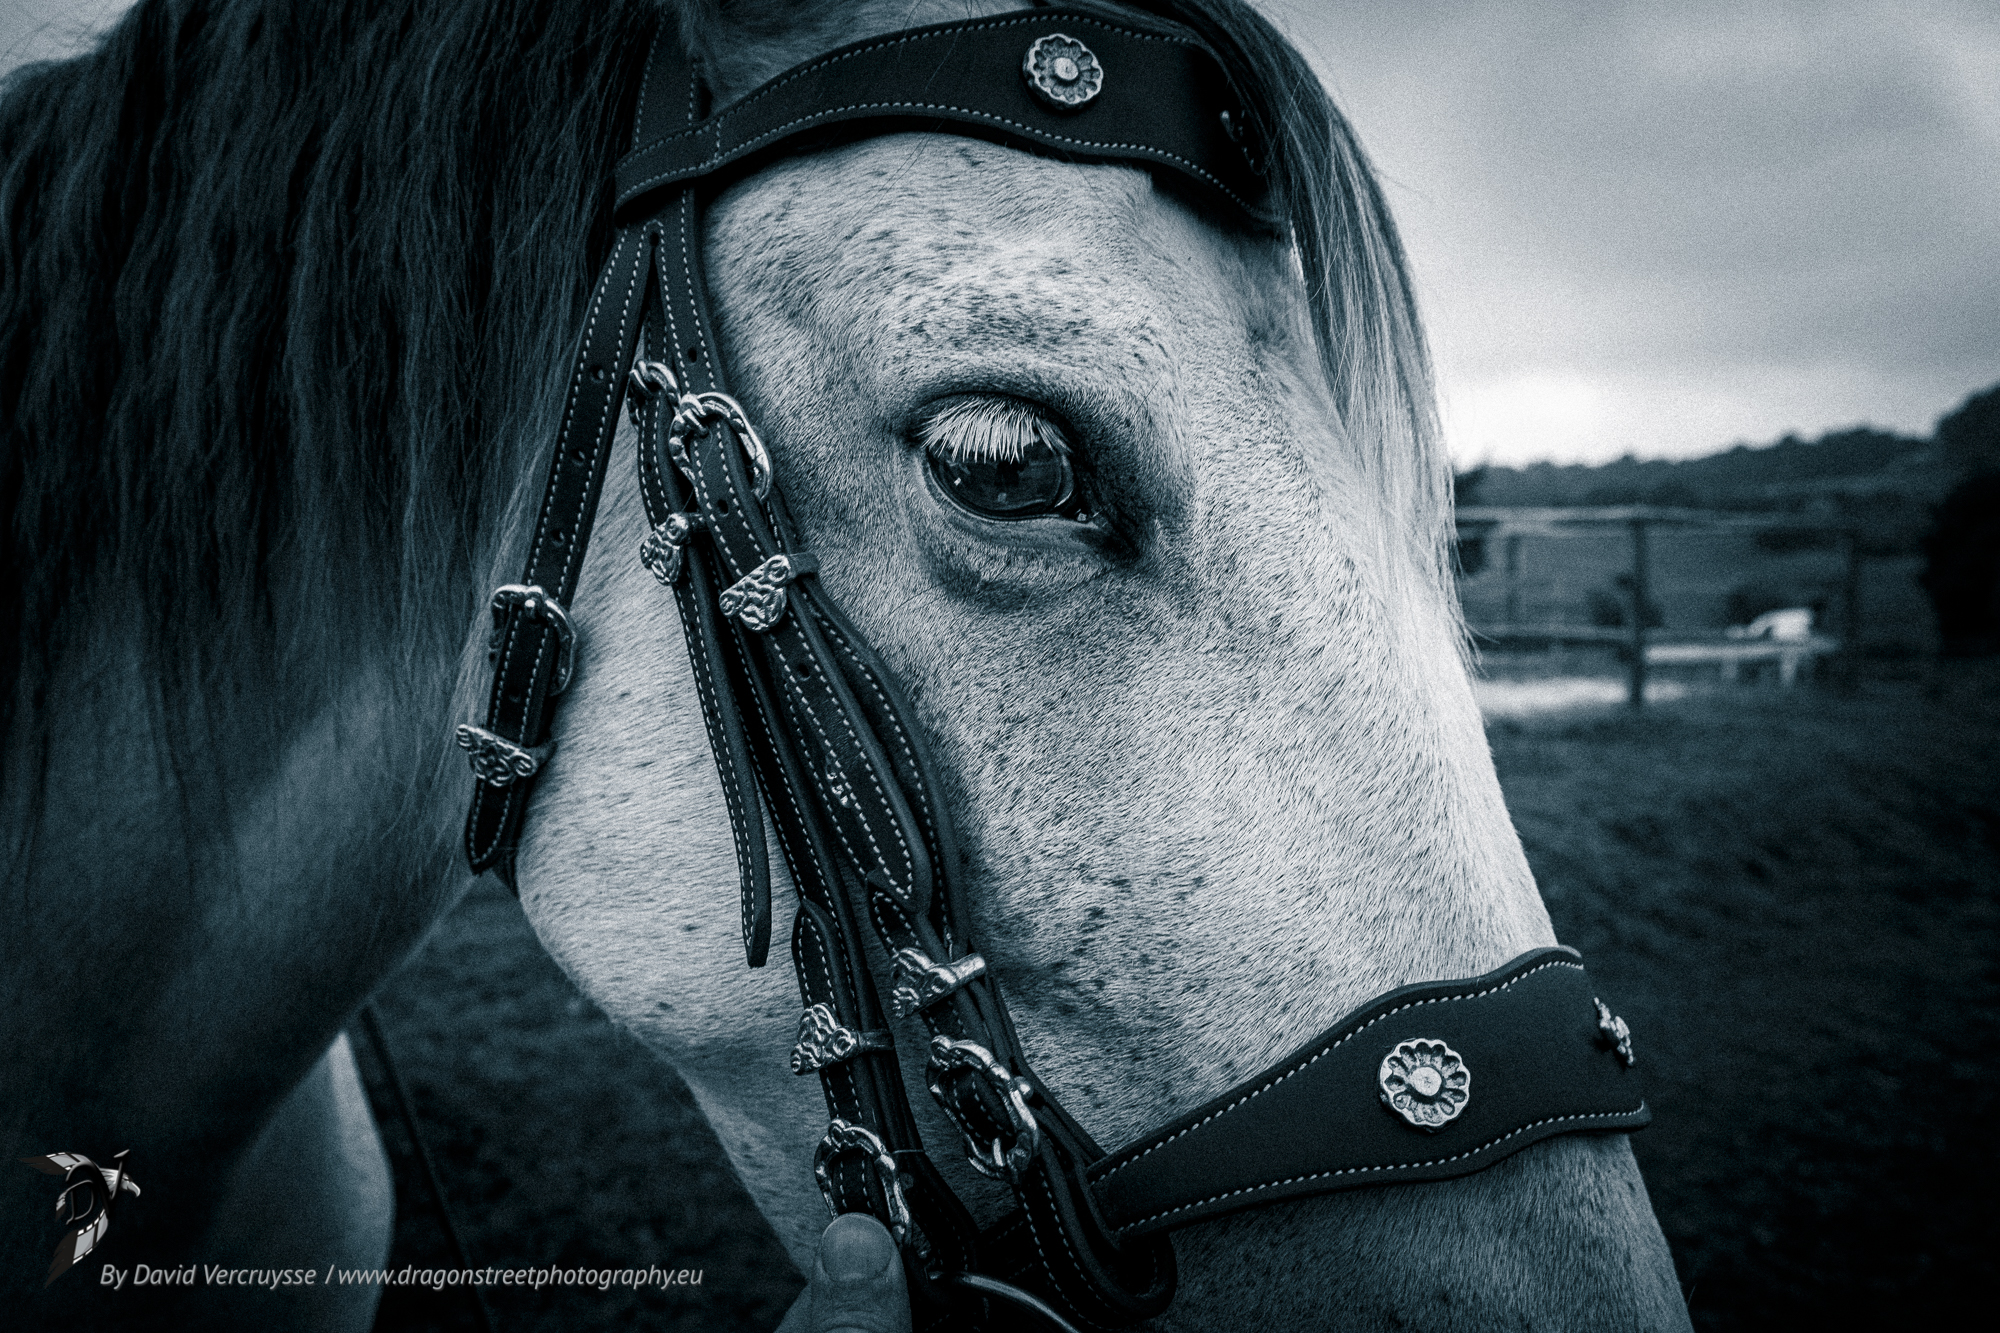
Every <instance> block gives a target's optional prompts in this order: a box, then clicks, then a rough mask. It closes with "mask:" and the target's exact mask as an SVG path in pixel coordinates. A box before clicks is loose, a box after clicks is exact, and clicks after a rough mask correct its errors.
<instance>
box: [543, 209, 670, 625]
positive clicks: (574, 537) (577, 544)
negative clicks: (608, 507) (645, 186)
mask: <svg viewBox="0 0 2000 1333" xmlns="http://www.w3.org/2000/svg"><path fill="white" fill-rule="evenodd" d="M632 239H634V240H636V241H637V242H638V243H637V244H636V245H634V246H633V257H632V272H631V275H630V276H629V277H627V278H626V279H625V304H624V306H623V307H621V308H620V310H619V312H618V341H617V344H616V347H617V351H616V353H615V355H616V357H617V359H618V361H622V360H624V351H625V329H626V327H627V326H628V325H629V324H630V323H631V322H632V317H633V313H634V302H633V299H632V294H633V292H634V291H636V290H637V289H638V286H639V282H640V280H641V278H642V277H643V276H644V274H645V271H646V244H645V240H646V237H645V232H644V230H643V229H642V230H641V231H640V232H639V233H638V235H637V236H636V237H634V238H632ZM612 364H613V374H614V376H615V374H616V368H617V362H616V361H614V362H613V363H612ZM618 388H619V385H618V382H617V380H616V379H615V378H614V379H613V380H612V381H611V383H610V384H609V385H608V386H607V387H606V389H605V392H604V410H603V411H602V412H600V413H598V417H597V432H596V434H594V435H593V436H591V451H590V457H591V462H590V463H589V464H585V465H584V466H593V467H594V466H595V463H596V459H597V455H598V454H600V453H602V452H604V447H605V439H606V433H607V431H612V432H615V431H616V430H617V428H618V423H617V421H616V419H615V418H613V416H612V406H613V404H615V403H616V402H617V401H618ZM567 439H568V432H567V431H565V432H564V433H563V435H562V436H561V437H559V438H558V439H557V440H556V448H558V449H561V448H562V447H563V445H564V443H565V442H566V441H567ZM557 466H558V467H560V466H561V463H560V462H558V463H557ZM590 491H591V488H590V486H589V484H588V483H586V484H585V485H584V488H583V490H582V492H581V493H580V494H579V495H578V496H577V498H576V513H574V514H572V515H571V516H570V534H569V554H568V555H566V556H564V557H563V566H562V573H561V574H559V575H558V576H557V578H556V582H557V584H558V585H559V586H564V587H566V586H568V584H569V581H570V574H571V571H572V570H573V569H574V568H575V567H576V563H577V561H579V560H580V559H582V558H583V515H584V511H585V510H586V509H587V508H589V506H590ZM536 549H537V550H538V551H539V549H540V543H539V542H537V544H536Z"/></svg>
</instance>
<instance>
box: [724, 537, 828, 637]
mask: <svg viewBox="0 0 2000 1333" xmlns="http://www.w3.org/2000/svg"><path fill="white" fill-rule="evenodd" d="M815 568H817V566H816V565H815V564H814V563H813V562H812V559H811V557H810V556H797V555H774V556H772V557H771V558H770V559H769V560H766V561H765V562H764V563H763V564H761V565H759V566H757V568H755V569H753V570H751V571H750V572H749V573H748V574H745V575H744V576H743V577H742V578H740V579H738V580H736V582H734V583H732V584H730V585H729V586H728V587H727V588H724V589H723V590H722V597H721V599H720V601H721V604H722V614H723V615H725V616H735V617H736V618H737V619H738V620H741V621H742V622H743V623H744V624H745V625H746V626H748V627H749V628H751V629H754V630H767V629H769V628H771V626H773V625H775V624H777V623H778V622H779V621H780V620H782V619H784V617H785V585H786V584H787V583H790V582H791V581H792V580H793V579H795V578H797V577H798V576H799V575H801V574H809V573H811V572H812V571H813V569H815Z"/></svg>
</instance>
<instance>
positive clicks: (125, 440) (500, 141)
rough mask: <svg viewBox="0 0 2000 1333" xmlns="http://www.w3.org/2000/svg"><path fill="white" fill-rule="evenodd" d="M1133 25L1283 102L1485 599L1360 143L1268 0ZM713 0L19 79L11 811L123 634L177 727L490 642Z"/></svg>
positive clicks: (1404, 457)
mask: <svg viewBox="0 0 2000 1333" xmlns="http://www.w3.org/2000/svg"><path fill="white" fill-rule="evenodd" d="M1130 7H1131V8H1134V9H1138V10H1141V11H1143V12H1146V13H1149V14H1152V15H1154V16H1156V17H1158V18H1161V19H1164V20H1167V21H1169V22H1173V23H1177V24H1180V25H1183V26H1185V27H1187V28H1190V29H1192V30H1194V31H1195V32H1196V33H1197V34H1199V35H1200V36H1201V37H1202V38H1204V39H1205V40H1206V41H1207V42H1208V43H1209V44H1210V45H1211V46H1212V47H1213V48H1214V49H1215V50H1216V52H1217V53H1218V55H1219V56H1220V57H1221V59H1222V61H1223V64H1224V66H1225V68H1226V69H1227V70H1228V72H1229V74H1230V77H1231V79H1232V80H1233V81H1234V82H1235V83H1236V85H1237V87H1238V91H1239V92H1240V93H1241V94H1242V95H1243V97H1244V98H1245V101H1246V105H1247V110H1248V112H1249V116H1250V119H1251V121H1252V123H1253V133H1254V135H1255V141H1256V142H1258V143H1260V144H1261V146H1262V147H1261V151H1262V155H1263V157H1264V159H1265V164H1266V171H1267V174H1268V178H1269V179H1270V181H1271V184H1272V187H1273V189H1274V191H1275V194H1276V198H1277V200H1278V202H1279V205H1280V208H1281V209H1282V212H1283V216H1284V218H1285V220H1286V222H1287V223H1288V225H1289V230H1290V233H1291V238H1292V242H1293V248H1294V252H1295V254H1296V256H1297V258H1298V262H1299V265H1300V268H1301V270H1302V272H1303V274H1304V276H1305V279H1306V285H1307V289H1308V293H1309V296H1310V302H1311V311H1312V320H1313V324H1314V328H1315V331H1316V334H1317V336H1318V341H1319V349H1320V353H1321V360H1322V364H1323V366H1324V369H1325V372H1326V375H1327V378H1328V381H1329V382H1330V384H1331V385H1332V386H1333V391H1334V401H1335V403H1336V405H1337V407H1338V408H1339V410H1340V411H1341V413H1342V418H1343V421H1344V423H1345V425H1346V428H1347V430H1348V433H1349V435H1350V436H1351V438H1352V440H1353V442H1354V447H1355V448H1356V449H1357V450H1358V451H1359V454H1360V457H1361V458H1362V461H1363V465H1364V467H1366V468H1367V469H1368V470H1369V471H1370V473H1371V474H1372V477H1373V480H1374V481H1375V484H1376V486H1377V488H1378V490H1379V492H1380V495H1381V502H1382V506H1383V512H1384V513H1385V515H1387V516H1389V522H1388V531H1390V532H1392V533H1395V534H1397V536H1398V538H1401V539H1407V541H1408V542H1409V543H1410V550H1411V552H1412V553H1413V555H1414V560H1415V564H1414V565H1413V566H1408V567H1413V568H1415V569H1417V570H1419V571H1423V572H1425V573H1426V575H1427V576H1428V578H1429V579H1430V580H1433V581H1434V587H1435V588H1437V589H1439V590H1447V589H1448V588H1449V577H1450V576H1449V573H1448V565H1447V564H1446V560H1445V552H1446V550H1447V548H1448V543H1447V540H1446V538H1447V537H1448V535H1449V521H1450V505H1449V499H1448V497H1449V488H1448V485H1447V484H1446V483H1447V482H1448V479H1449V471H1448V467H1447V464H1446V461H1445V456H1444V451H1443V446H1442V442H1441V438H1440V432H1439V430H1438V427H1437V421H1436V415H1435V410H1434V407H1433V398H1432V389H1431V383H1430V369H1429V357H1428V354H1427V351H1426V349H1425V345H1424V340H1423V336H1422V333H1421V331H1420V328H1419V325H1418V320H1417V315H1416V310H1415V302H1414V300H1413V298H1412V295H1411V291H1410V284H1409V280H1408V275H1407V266H1406V264H1405V261H1404V257H1403V254H1402V250H1401V247H1400V244H1399V242H1398V240H1397V236H1396V231H1395V227H1394V225H1393V223H1392V222H1391V221H1390V218H1389V214H1388V210H1387V207H1386V205H1385V203H1384V201H1383V199H1382V196H1381V192H1380V190H1379V188H1378V187H1377V185H1376V182H1375V177H1374V173H1373V171H1372V170H1371V169H1370V167H1369V165H1368V162H1367V159H1366V157H1365V156H1364V155H1363V153H1362V151H1361V149H1360V147H1359V145H1358V143H1357V142H1356V140H1355V137H1354V134H1353V132H1352V130H1351V128H1350V127H1349V126H1348V124H1347V122H1346V121H1345V119H1344V118H1343V117H1342V116H1341V115H1340V113H1339V112H1338V111H1337V110H1335V108H1334V107H1333V105H1332V104H1331V102H1330V101H1329V100H1328V98H1327V96H1326V94H1325V92H1324V90H1323V89H1322V87H1321V85H1320V83H1319V81H1318V79H1317V77H1316V76H1315V75H1314V74H1313V73H1312V71H1311V69H1310V67H1309V66H1308V65H1307V64H1306V62H1305V60H1304V58H1303V57H1302V56H1300V55H1299V53H1298V52H1297V51H1296V50H1295V49H1294V48H1293V47H1292V46H1291V45H1290V44H1289V43H1288V42H1286V41H1285V40H1284V38H1283V37H1282V36H1280V35H1279V33H1278V32H1277V31H1276V29H1274V28H1273V27H1272V26H1271V24H1270V23H1269V22H1268V21H1266V20H1265V19H1264V18H1263V17H1262V16H1261V15H1259V14H1258V13H1257V12H1256V11H1255V10H1253V9H1251V8H1250V6H1249V5H1248V4H1246V3H1244V2H1243V0H1135V2H1134V3H1132V4H1131V6H1130ZM676 8H678V10H679V13H680V22H681V25H682V28H683V31H684V32H686V33H687V34H688V37H689V38H690V40H689V41H688V45H689V46H690V47H691V48H692V49H694V50H697V51H698V50H700V49H701V42H702V38H703V36H704V35H705V33H706V32H707V30H709V29H710V28H712V26H713V25H715V24H716V23H717V22H718V14H717V9H718V6H717V5H716V4H715V3H714V0H679V3H678V5H677V6H676V5H669V6H661V7H658V8H656V7H654V6H651V5H644V4H612V3H607V0H456V3H453V2H452V0H357V3H351V4H338V5H292V4H286V3H268V2H267V0H142V2H141V3H140V4H138V5H137V6H135V7H134V8H133V9H132V10H131V11H130V12H129V13H127V14H126V15H125V17H124V18H123V19H122V20H121V21H120V22H119V23H118V24H117V25H116V26H115V27H114V28H113V29H112V30H111V31H110V32H109V33H108V34H107V36H106V37H105V38H104V39H103V41H102V42H101V43H100V44H99V45H98V47H97V48H96V49H95V50H94V51H92V52H90V53H88V54H86V55H83V56H80V57H78V58H76V59H72V60H69V61H65V62H61V63H54V64H43V65H37V66H30V67H26V68H23V69H21V70H18V71H16V72H15V73H14V74H12V75H11V76H9V77H8V78H7V79H6V80H5V82H4V84H0V514H4V515H5V516H6V528H5V532H4V536H0V583H4V586H5V587H7V588H8V589H9V590H10V591H11V592H12V594H13V599H14V615H15V626H16V630H17V632H16V634H15V636H14V637H13V639H12V642H11V644H10V645H9V646H8V647H7V648H5V649H0V753H4V754H5V756H6V761H5V763H4V764H0V786H7V785H12V784H13V783H14V782H15V780H17V779H21V778H26V779H27V780H26V781H25V783H24V785H25V786H26V787H27V788H28V789H29V790H31V791H32V790H33V789H34V788H35V786H36V785H37V784H36V782H35V781H34V780H33V777H32V775H31V774H30V773H28V772H25V771H24V770H33V769H36V768H39V767H40V766H41V765H43V764H45V763H46V761H47V754H46V749H45V741H46V725H47V719H46V717H45V713H46V709H45V707H44V703H45V700H46V696H47V693H48V690H49V688H50V686H51V683H52V673H53V671H54V670H55V669H56V663H57V660H58V657H59V656H60V655H61V654H63V653H65V652H69V651H76V650H77V645H79V644H81V643H83V642H85V641H86V639H90V638H91V636H92V635H93V634H99V633H102V632H103V625H104V622H105V621H107V620H109V619H112V618H115V617H125V618H129V620H130V622H131V632H132V633H133V634H135V635H137V636H138V638H137V640H136V642H137V643H138V645H139V648H140V650H141V652H142V653H143V660H144V661H145V663H146V664H147V667H148V669H149V671H150V672H151V673H152V674H153V677H154V679H155V681H156V696H155V699H154V701H153V703H154V712H155V726H156V727H161V728H167V727H176V726H177V724H178V726H180V727H185V726H186V725H187V724H188V723H189V721H190V719H189V718H185V717H180V718H177V717H175V716H173V712H174V710H175V709H176V708H187V709H196V710H198V709H200V708H201V707H202V706H203V705H202V704H201V703H200V701H201V699H202V697H203V695H204V692H205V690H208V689H213V688H214V687H215V685H216V683H217V682H219V681H223V680H227V679H228V678H229V677H230V673H231V672H239V673H240V672H241V671H243V670H244V669H245V667H244V663H246V662H258V663H270V664H278V665H282V666H284V667H285V668H286V673H287V674H285V678H286V679H287V681H288V682H293V681H303V682H304V684H305V687H306V688H307V692H308V693H309V694H311V693H318V694H321V695H323V694H324V693H325V692H326V691H328V690H331V689H332V688H333V686H334V683H335V682H336V681H337V680H338V679H339V678H340V676H341V673H342V671H343V669H344V667H345V666H347V665H348V664H349V663H350V662H351V660H352V658H351V654H352V652H353V651H354V645H356V644H359V643H363V642H373V643H378V644H379V643H380V642H382V641H383V639H384V637H385V636H388V637H390V638H391V639H393V641H395V642H397V643H399V644H401V645H403V647H404V652H405V654H406V656H407V657H408V658H409V659H410V660H411V661H412V662H414V661H415V660H417V658H418V657H419V655H420V654H419V650H420V649H435V648H439V647H442V648H443V650H444V651H445V652H446V653H450V652H451V651H453V650H454V645H455V644H456V643H458V642H459V641H460V640H461V639H462V635H463V632H464V626H465V625H466V624H467V623H468V620H469V618H470V616H471V615H472V614H473V613H474V612H475V611H476V609H477V607H476V603H475V600H474V599H475V597H476V595H477V591H478V588H479V586H480V584H481V581H482V580H483V578H484V576H485V574H486V571H485V570H484V569H475V568H474V565H475V562H476V561H477V559H478V556H477V551H478V549H479V548H478V543H479V538H480V532H481V527H480V525H481V524H482V523H484V524H486V525H487V530H488V534H489V536H490V533H491V530H492V526H493V525H494V524H495V523H497V521H498V519H499V516H501V515H502V514H503V513H504V512H505V510H506V507H507V504H508V501H509V498H510V497H511V494H512V488H513V487H514V485H515V483H517V482H518V480H519V478H520V476H521V475H523V474H524V471H525V470H527V468H528V460H529V459H530V458H532V457H533V453H532V451H533V450H534V449H535V448H536V447H538V446H539V444H540V442H541V438H542V436H543V435H544V434H545V433H546V432H545V430H544V429H542V427H543V426H544V425H545V419H546V418H547V417H548V416H549V415H550V413H551V411H552V410H553V409H552V401H551V400H552V391H555V392H559V382H557V381H555V379H554V376H553V374H552V369H553V368H557V367H560V366H562V365H564V364H565V363H566V357H567V353H568V351H569V348H570V345H571V341H572V339H573V338H574V330H575V327H576V324H577V315H578V312H579V311H580V310H581V308H582V304H583V302H584V300H585V298H586V295H587V288H588V283H589V279H590V276H591V274H592V272H593V271H594V265H595V263H596V262H597V260H598V258H599V257H601V255H602V254H603V253H604V250H605V248H606V246H607V245H608V240H609V225H610V224H609V207H608V194H607V185H606V182H607V181H608V180H609V178H610V174H611V168H612V166H613V164H614V162H615V160H616V157H617V155H618V153H619V152H620V151H621V150H622V149H623V147H624V144H623V142H622V139H621V134H622V127H623V126H624V125H625V124H627V123H628V122H629V117H630V115H631V109H632V105H633V102H634V100H635V98H636V96H637V83H638V79H639V73H640V66H641V64H642V54H643V50H644V47H645V44H646V43H647V42H648V41H649V40H650V38H651V35H652V33H651V29H652V26H653V25H654V24H655V23H656V22H658V21H660V16H661V14H662V13H663V12H671V11H672V10H674V9H676ZM1413 520H1414V521H1413ZM1390 563H1391V571H1392V572H1393V570H1394V569H1395V568H1396V567H1397V566H1399V565H1405V563H1406V562H1402V561H1392V562H1390ZM340 571H349V572H353V571H366V577H367V582H366V584H365V586H359V587H356V586H339V585H335V584H330V583H329V579H330V578H332V577H333V576H334V575H335V574H336V573H337V572H340ZM1392 576H1393V573H1392ZM91 642H93V643H95V642H96V640H94V639H91ZM274 669H275V667H274Z"/></svg>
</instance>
